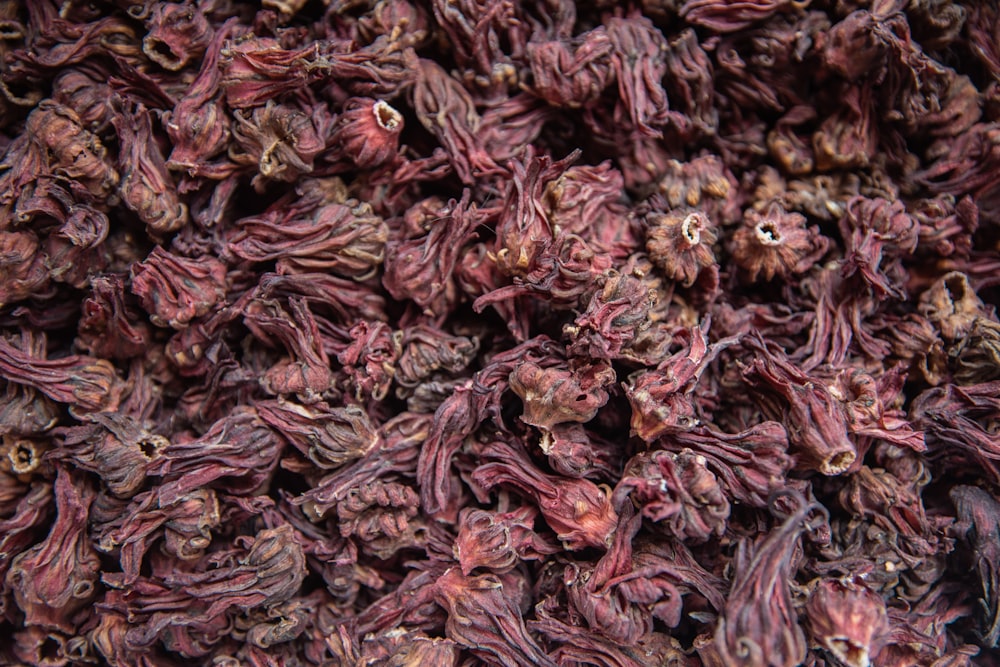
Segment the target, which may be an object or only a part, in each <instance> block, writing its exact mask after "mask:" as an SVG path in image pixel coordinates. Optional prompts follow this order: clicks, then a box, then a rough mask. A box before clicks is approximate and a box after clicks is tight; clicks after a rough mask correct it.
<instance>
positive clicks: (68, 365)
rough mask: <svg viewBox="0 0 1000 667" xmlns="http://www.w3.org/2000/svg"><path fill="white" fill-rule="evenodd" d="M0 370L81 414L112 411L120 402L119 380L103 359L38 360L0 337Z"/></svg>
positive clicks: (13, 380) (10, 377) (120, 389)
mask: <svg viewBox="0 0 1000 667" xmlns="http://www.w3.org/2000/svg"><path fill="white" fill-rule="evenodd" d="M0 371H2V372H3V374H4V377H5V379H6V380H8V381H9V382H16V383H19V384H23V385H27V386H29V387H33V388H35V389H37V390H38V391H40V392H41V393H43V394H45V395H46V396H48V397H49V398H51V399H52V400H54V401H56V402H57V403H66V404H68V405H70V406H71V407H72V408H75V409H76V410H79V411H81V412H97V411H103V410H115V409H116V408H117V407H118V403H119V401H120V400H121V392H122V389H123V388H122V385H121V381H120V380H119V379H118V375H117V374H116V373H115V369H114V366H112V364H111V362H109V361H108V360H106V359H95V358H93V357H84V356H75V355H74V356H69V357H62V358H61V359H39V358H37V357H35V356H32V355H30V354H26V353H24V352H22V351H21V350H19V349H17V348H16V347H14V346H13V345H11V344H10V343H8V342H7V341H6V340H5V339H4V338H2V337H0Z"/></svg>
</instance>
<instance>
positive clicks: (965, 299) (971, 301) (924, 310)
mask: <svg viewBox="0 0 1000 667" xmlns="http://www.w3.org/2000/svg"><path fill="white" fill-rule="evenodd" d="M918 309H919V311H920V314H921V315H924V316H925V317H926V318H927V319H928V320H930V321H931V323H933V324H934V325H935V326H936V327H937V328H938V331H940V332H941V336H942V337H943V338H944V339H945V340H947V341H956V340H959V339H961V338H964V337H965V336H967V335H968V334H969V331H970V330H971V329H972V326H973V324H974V323H975V321H976V320H977V319H979V318H981V317H989V315H990V311H989V310H988V309H987V307H986V305H985V304H984V303H983V301H982V300H981V299H980V298H979V296H978V295H977V294H976V291H975V290H974V289H973V288H972V285H970V284H969V278H968V276H966V275H965V274H964V273H961V272H958V271H952V272H950V273H946V274H945V275H943V276H941V277H940V278H939V279H938V280H937V281H935V282H934V284H933V285H931V286H930V288H928V289H927V291H926V292H924V293H923V294H921V295H920V304H919V306H918Z"/></svg>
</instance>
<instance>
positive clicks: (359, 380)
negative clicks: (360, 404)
mask: <svg viewBox="0 0 1000 667" xmlns="http://www.w3.org/2000/svg"><path fill="white" fill-rule="evenodd" d="M350 336H351V342H350V343H349V344H348V346H347V347H346V348H344V350H343V351H342V352H340V353H339V354H338V355H337V361H338V362H340V364H341V365H342V366H343V367H344V371H345V372H346V373H347V376H348V377H349V378H350V382H351V384H352V385H353V386H354V397H355V398H356V399H357V400H359V401H360V400H363V399H364V398H365V397H366V396H371V397H372V398H374V399H375V400H377V401H380V400H382V399H383V398H385V396H386V394H388V393H389V385H390V384H391V383H392V379H393V377H394V376H395V374H396V360H397V359H399V355H400V353H401V352H402V349H401V345H400V341H401V338H402V332H393V331H392V329H390V328H389V325H387V324H386V323H385V322H378V321H376V322H371V323H369V322H366V321H364V320H362V321H361V322H358V323H357V324H355V325H354V326H353V327H351V331H350Z"/></svg>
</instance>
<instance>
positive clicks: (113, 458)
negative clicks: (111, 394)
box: [61, 412, 170, 498]
mask: <svg viewBox="0 0 1000 667" xmlns="http://www.w3.org/2000/svg"><path fill="white" fill-rule="evenodd" d="M88 420H89V421H90V422H92V423H91V424H88V425H85V426H75V427H70V428H67V429H65V430H64V431H63V432H62V434H61V435H62V438H63V441H62V449H61V452H62V454H63V455H64V456H66V457H67V458H68V460H70V461H72V462H73V464H74V465H75V466H77V467H78V468H80V469H82V470H87V471H89V472H93V473H96V474H97V475H98V476H99V477H100V478H101V480H102V481H103V482H104V484H105V485H106V487H107V489H108V490H109V491H110V492H111V493H112V494H114V495H115V496H117V497H119V498H131V497H132V496H134V495H135V494H136V493H137V492H138V491H139V490H140V489H141V488H142V486H143V484H145V482H146V478H147V475H148V474H149V470H150V467H151V465H152V464H153V462H154V461H156V459H157V458H159V457H160V456H161V455H162V453H163V451H164V450H165V449H166V448H167V446H168V445H169V444H170V443H169V440H167V439H166V438H165V437H163V436H162V435H159V434H157V433H155V432H153V431H152V430H151V424H149V423H143V421H142V420H139V419H136V418H134V417H132V416H129V415H126V414H118V413H113V412H101V413H95V414H92V415H89V416H88Z"/></svg>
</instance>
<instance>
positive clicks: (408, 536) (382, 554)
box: [337, 480, 420, 559]
mask: <svg viewBox="0 0 1000 667" xmlns="http://www.w3.org/2000/svg"><path fill="white" fill-rule="evenodd" d="M419 507H420V497H419V496H418V495H417V493H416V492H415V491H414V490H413V489H412V488H410V487H409V486H406V485H405V484H401V483H398V482H384V481H382V480H375V481H373V482H369V483H367V484H363V485H360V486H358V487H356V488H353V489H351V490H350V491H349V492H348V493H347V494H346V496H345V497H344V499H343V500H341V501H340V502H339V503H337V516H338V518H339V520H340V534H341V535H343V536H344V537H351V536H354V537H355V538H357V540H358V541H359V542H361V544H362V547H363V548H364V549H365V551H367V552H368V553H371V554H374V555H375V556H377V557H379V558H383V559H384V558H389V557H390V556H392V554H394V553H396V552H397V551H398V550H400V549H406V548H408V547H412V546H414V545H415V544H416V541H417V540H416V534H415V528H416V526H415V525H414V524H413V523H411V521H412V520H413V519H414V518H415V517H416V516H417V514H418V512H419Z"/></svg>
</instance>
